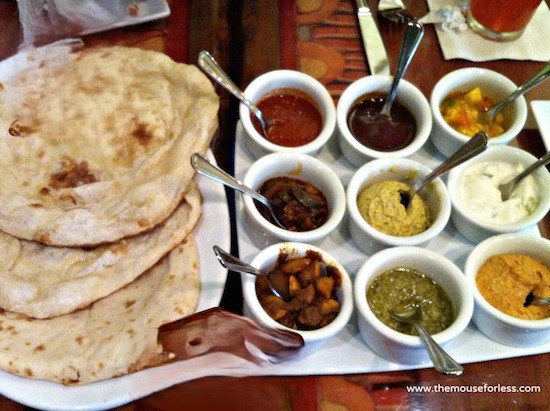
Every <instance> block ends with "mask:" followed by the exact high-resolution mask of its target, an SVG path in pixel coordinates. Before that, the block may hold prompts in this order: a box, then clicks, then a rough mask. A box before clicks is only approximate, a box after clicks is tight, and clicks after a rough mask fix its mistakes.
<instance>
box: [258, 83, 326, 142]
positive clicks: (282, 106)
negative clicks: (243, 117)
mask: <svg viewBox="0 0 550 411" xmlns="http://www.w3.org/2000/svg"><path fill="white" fill-rule="evenodd" d="M256 106H257V107H258V108H259V109H260V111H261V112H262V114H263V116H264V118H265V119H266V120H268V121H272V122H273V123H272V125H270V126H269V128H268V133H267V140H268V141H270V142H272V143H274V144H277V145H280V146H285V147H298V146H303V145H304V144H307V143H310V142H311V141H313V140H314V139H315V138H316V137H317V136H318V135H319V134H320V133H321V129H322V127H323V118H322V115H321V112H320V111H319V109H318V107H317V105H316V103H315V102H314V101H313V100H312V99H311V97H309V96H308V95H307V94H305V93H304V92H302V91H300V90H296V89H290V88H284V89H278V90H274V91H272V92H270V93H269V94H268V95H266V96H265V97H263V98H262V99H261V100H260V101H259V102H258V103H257V104H256ZM251 120H252V124H253V125H254V128H255V129H256V130H257V131H258V133H260V134H262V135H263V132H262V128H261V126H260V122H259V121H258V119H257V118H256V117H255V116H253V115H251Z"/></svg>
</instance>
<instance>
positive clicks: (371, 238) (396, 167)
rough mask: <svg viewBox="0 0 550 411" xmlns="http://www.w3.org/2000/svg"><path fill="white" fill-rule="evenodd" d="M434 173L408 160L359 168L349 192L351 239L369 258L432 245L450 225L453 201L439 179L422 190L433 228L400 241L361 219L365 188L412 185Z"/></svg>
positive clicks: (380, 162)
mask: <svg viewBox="0 0 550 411" xmlns="http://www.w3.org/2000/svg"><path fill="white" fill-rule="evenodd" d="M430 172H431V170H430V169H429V168H428V167H426V166H424V165H423V164H420V163H418V162H416V161H414V160H411V159H407V158H384V159H377V160H373V161H370V162H369V163H367V164H365V165H364V166H362V167H360V168H359V169H358V170H357V171H356V172H355V173H354V174H353V176H352V177H351V180H350V182H349V183H348V186H347V189H346V202H347V210H348V214H349V217H348V223H349V232H350V234H351V237H352V239H353V240H354V242H355V243H356V244H357V246H358V247H359V248H361V249H362V250H363V251H364V252H366V253H368V254H370V253H371V252H372V250H373V249H374V250H377V249H380V248H384V247H387V246H414V245H421V244H425V243H427V242H429V241H430V240H431V239H433V238H434V237H436V236H437V235H439V233H441V231H443V229H444V228H445V226H446V225H447V223H448V221H449V216H450V214H451V200H450V198H449V194H448V193H447V188H446V187H445V184H444V183H443V181H442V180H441V179H440V178H437V179H435V180H434V181H432V182H431V183H430V184H428V186H427V187H426V188H424V189H422V190H420V192H419V194H418V195H420V196H421V197H422V198H423V199H424V200H425V201H426V203H427V206H428V209H429V210H430V214H431V220H432V224H431V225H430V227H428V229H427V230H425V231H424V232H422V233H419V234H415V235H411V236H406V237H399V236H394V235H389V234H386V233H383V232H381V231H379V230H377V229H375V228H374V227H373V226H372V225H371V224H369V223H368V222H367V221H366V220H365V219H364V218H363V216H362V215H361V213H360V211H359V206H358V204H357V198H358V196H359V194H360V193H361V192H362V191H363V189H365V188H366V187H368V186H370V185H372V184H375V183H378V182H381V181H388V180H397V181H402V182H405V183H407V182H409V185H410V184H411V183H412V182H414V181H418V180H421V179H423V178H424V177H425V176H427V175H428V174H429V173H430Z"/></svg>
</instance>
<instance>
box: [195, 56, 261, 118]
mask: <svg viewBox="0 0 550 411" xmlns="http://www.w3.org/2000/svg"><path fill="white" fill-rule="evenodd" d="M198 63H199V66H200V68H201V69H203V70H204V72H205V73H206V74H208V75H209V76H210V77H212V78H213V79H214V80H215V81H216V82H217V83H218V84H219V85H221V86H222V87H223V88H225V89H226V90H227V91H229V92H230V93H231V94H233V95H234V96H235V97H237V98H238V99H239V100H240V101H242V102H243V103H244V104H245V105H246V106H247V107H248V108H249V110H251V111H253V112H254V113H255V112H256V110H258V109H257V108H256V106H255V105H253V104H252V103H251V102H250V100H248V99H247V98H246V97H245V95H244V93H243V92H242V91H241V89H240V88H239V87H237V85H236V84H235V83H234V82H233V80H231V78H230V77H229V76H228V75H227V73H226V72H225V71H223V69H222V68H221V67H220V66H219V64H218V62H217V61H216V60H215V59H214V57H213V56H212V55H211V54H210V53H209V52H208V51H206V50H203V51H201V52H200V53H199V59H198Z"/></svg>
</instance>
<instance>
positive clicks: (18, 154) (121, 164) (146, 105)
mask: <svg viewBox="0 0 550 411" xmlns="http://www.w3.org/2000/svg"><path fill="white" fill-rule="evenodd" d="M42 54H43V55H42V56H40V57H37V56H35V55H32V54H30V55H29V57H28V59H29V64H28V65H29V66H31V67H32V68H30V69H28V70H21V71H20V72H19V73H18V74H16V75H13V76H11V77H10V78H4V77H5V76H0V79H1V80H0V81H1V84H0V152H1V153H2V155H1V156H0V175H1V176H2V184H0V230H2V231H4V232H7V233H9V234H11V235H13V236H15V237H18V238H21V239H26V240H34V241H37V242H40V243H43V244H48V245H57V246H73V247H74V246H90V245H98V244H102V243H107V242H113V241H117V240H119V239H121V238H123V237H127V236H131V235H135V234H138V233H141V232H144V231H146V230H149V229H151V228H152V227H154V226H155V225H157V224H158V223H160V222H161V221H163V220H164V219H165V218H167V217H168V216H169V215H170V214H171V213H172V212H173V211H174V209H175V208H176V207H177V205H178V204H179V203H180V202H181V199H182V197H183V195H184V193H185V190H186V188H187V186H188V183H189V181H190V180H191V178H192V177H193V176H194V170H193V168H192V167H191V165H190V161H189V157H190V155H191V154H192V153H194V152H201V153H204V152H206V150H207V148H208V146H209V144H210V141H211V139H212V137H213V135H214V132H215V130H216V128H217V123H218V121H217V112H218V108H219V99H218V96H217V94H216V93H215V91H214V88H213V86H212V83H211V82H210V81H209V80H208V78H206V76H205V75H204V74H203V73H202V72H201V71H200V70H199V69H198V68H197V67H195V66H191V65H185V64H179V63H175V62H174V61H172V60H171V59H170V58H169V57H167V56H166V55H164V54H162V53H158V52H154V51H148V50H142V49H138V48H131V47H105V48H96V49H86V50H82V51H79V52H73V53H72V54H69V55H67V56H65V57H63V56H60V54H61V53H60V52H59V51H58V52H56V53H53V52H52V53H51V54H52V55H53V56H54V57H52V58H47V57H46V56H47V54H46V53H42ZM44 54H46V56H44ZM19 58H20V56H19ZM63 58H65V60H66V61H65V60H63ZM36 59H41V60H40V61H39V62H37V61H36ZM17 61H19V60H17ZM8 63H9V62H7V63H6V62H2V63H0V72H1V71H2V68H3V67H4V66H3V65H5V66H6V67H8ZM11 66H13V62H12V64H11V65H10V66H9V67H11Z"/></svg>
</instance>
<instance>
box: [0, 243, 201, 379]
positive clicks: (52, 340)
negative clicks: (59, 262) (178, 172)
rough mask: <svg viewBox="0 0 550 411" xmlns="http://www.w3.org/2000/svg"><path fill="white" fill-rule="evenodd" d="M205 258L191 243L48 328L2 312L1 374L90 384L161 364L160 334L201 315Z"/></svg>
mask: <svg viewBox="0 0 550 411" xmlns="http://www.w3.org/2000/svg"><path fill="white" fill-rule="evenodd" d="M199 291H200V280H199V266H198V254H197V249H196V244H195V241H194V239H193V237H192V235H189V236H188V237H187V238H186V239H185V240H184V242H183V243H182V244H181V245H179V246H178V247H177V248H175V249H174V250H173V251H172V252H170V254H169V255H168V256H166V257H164V258H163V259H162V260H161V261H160V262H159V263H158V264H156V265H155V266H154V267H153V268H151V269H150V270H149V271H148V272H146V273H145V274H143V276H141V277H139V278H138V279H137V280H136V281H134V282H133V283H131V284H129V285H128V286H126V287H124V288H122V289H120V290H119V291H117V292H115V293H113V294H111V295H109V296H108V297H105V298H104V299H102V300H99V301H97V302H95V303H94V304H93V305H91V306H90V307H89V308H86V309H83V310H80V311H77V312H74V313H71V314H68V315H64V316H60V317H55V318H51V319H46V320H35V319H29V318H27V317H25V316H22V315H20V314H14V313H10V312H0V368H2V369H4V370H6V371H8V372H10V373H13V374H18V375H21V376H23V377H27V378H33V379H45V380H50V381H55V382H59V383H62V384H87V383H91V382H94V381H99V380H103V379H107V378H112V377H117V376H121V375H125V374H127V373H128V372H132V371H137V370H139V369H141V368H144V367H146V366H147V365H148V364H149V362H150V359H151V358H155V361H156V360H158V357H159V355H160V354H161V353H162V351H163V350H162V347H161V346H160V345H159V343H158V341H157V336H158V327H160V326H161V325H163V324H166V323H169V322H173V321H176V320H178V319H180V318H183V317H185V316H187V315H189V314H191V313H192V312H194V310H195V307H196V304H197V301H198V296H199Z"/></svg>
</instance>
